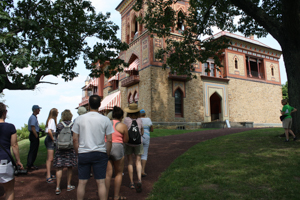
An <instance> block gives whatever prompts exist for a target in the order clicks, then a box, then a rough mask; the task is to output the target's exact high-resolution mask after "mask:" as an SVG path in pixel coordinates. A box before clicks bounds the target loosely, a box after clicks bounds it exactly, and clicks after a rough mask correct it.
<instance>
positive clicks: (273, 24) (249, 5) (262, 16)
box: [231, 0, 283, 41]
mask: <svg viewBox="0 0 300 200" xmlns="http://www.w3.org/2000/svg"><path fill="white" fill-rule="evenodd" d="M231 2H232V3H233V4H234V5H235V6H237V7H238V8H240V9H241V10H243V11H244V12H245V13H246V14H247V15H249V16H251V17H252V18H253V19H254V20H255V21H256V22H257V23H258V24H259V25H261V26H262V27H264V28H265V29H266V30H267V31H268V32H269V33H270V34H271V35H272V36H273V37H274V38H275V39H276V40H277V41H280V40H281V35H282V31H283V30H282V29H283V27H282V24H280V23H279V22H278V20H274V18H272V17H270V16H269V15H268V14H267V13H266V12H265V11H264V10H263V9H261V8H260V7H257V6H256V5H255V4H254V3H253V2H252V1H251V0H242V1H241V0H231Z"/></svg>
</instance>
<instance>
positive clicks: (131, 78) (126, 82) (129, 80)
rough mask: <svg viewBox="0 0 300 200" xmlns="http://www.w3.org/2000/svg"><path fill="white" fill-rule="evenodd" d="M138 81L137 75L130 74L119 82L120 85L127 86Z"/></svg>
mask: <svg viewBox="0 0 300 200" xmlns="http://www.w3.org/2000/svg"><path fill="white" fill-rule="evenodd" d="M139 82H140V77H139V75H131V76H129V77H127V78H126V79H125V80H123V81H122V82H121V86H122V87H129V86H132V85H134V84H137V83H139Z"/></svg>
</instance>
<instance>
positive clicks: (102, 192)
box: [96, 179, 106, 200]
mask: <svg viewBox="0 0 300 200" xmlns="http://www.w3.org/2000/svg"><path fill="white" fill-rule="evenodd" d="M96 182H97V185H98V195H99V199H100V200H106V199H105V198H106V187H105V179H97V180H96Z"/></svg>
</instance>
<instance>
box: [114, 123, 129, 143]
mask: <svg viewBox="0 0 300 200" xmlns="http://www.w3.org/2000/svg"><path fill="white" fill-rule="evenodd" d="M116 130H117V131H119V132H120V133H122V134H123V136H124V137H123V142H124V143H127V142H128V140H129V136H128V128H127V126H126V124H123V123H119V124H118V125H117V126H116Z"/></svg>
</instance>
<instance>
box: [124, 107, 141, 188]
mask: <svg viewBox="0 0 300 200" xmlns="http://www.w3.org/2000/svg"><path fill="white" fill-rule="evenodd" d="M140 110H141V109H139V108H138V105H137V104H136V103H132V104H129V106H128V107H127V108H125V109H124V111H125V112H127V117H125V119H124V124H126V126H127V128H128V136H129V141H128V143H126V144H125V146H124V149H125V155H127V159H128V174H129V178H130V184H129V187H130V188H131V189H136V192H138V193H139V192H142V162H141V156H142V155H143V154H144V149H143V143H142V135H143V134H144V129H143V123H142V120H141V118H140ZM133 154H135V155H136V162H135V163H136V173H137V177H138V182H137V183H136V184H134V182H133Z"/></svg>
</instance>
